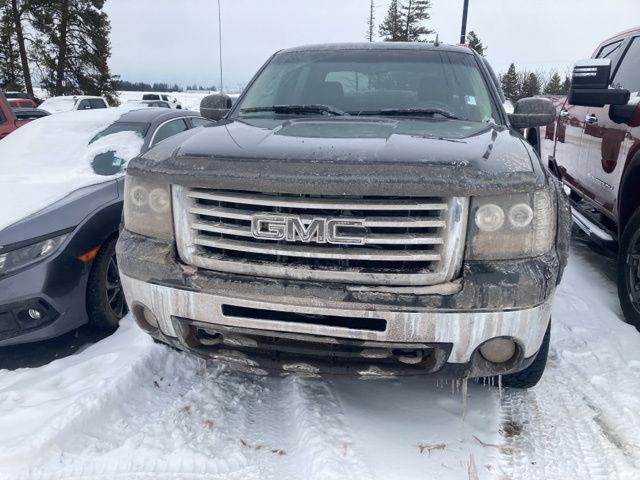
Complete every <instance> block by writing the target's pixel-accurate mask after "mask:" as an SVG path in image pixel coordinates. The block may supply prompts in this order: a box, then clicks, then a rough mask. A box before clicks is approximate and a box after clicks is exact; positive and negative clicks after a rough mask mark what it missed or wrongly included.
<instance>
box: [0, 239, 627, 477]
mask: <svg viewBox="0 0 640 480" xmlns="http://www.w3.org/2000/svg"><path fill="white" fill-rule="evenodd" d="M571 253H572V256H571V260H570V263H569V267H568V270H567V273H566V276H565V278H564V281H563V283H562V286H561V287H560V289H559V291H558V295H557V300H556V303H555V307H554V320H553V331H552V348H551V353H550V359H549V366H548V370H547V372H546V374H545V376H544V378H543V380H542V381H541V383H540V384H539V385H538V386H537V387H536V388H535V389H532V390H530V391H526V392H522V391H502V392H500V391H499V390H498V389H497V388H495V387H494V388H491V387H490V386H484V385H480V384H470V385H469V392H468V398H467V400H466V408H465V402H463V399H462V397H461V392H460V390H459V389H458V388H457V386H456V385H455V384H454V385H452V384H451V383H444V382H437V381H434V380H428V379H423V378H410V379H401V380H393V381H375V382H372V381H359V380H355V379H345V378H341V379H322V380H319V379H305V378H292V377H289V378H272V377H255V376H250V375H247V374H241V373H237V372H233V371H230V370H229V369H227V368H225V367H223V366H220V365H217V364H215V363H211V362H210V363H208V364H207V363H205V362H204V361H201V360H198V359H195V358H193V357H191V356H189V355H186V354H183V353H179V352H176V351H174V350H171V349H169V348H166V347H164V346H160V345H156V344H154V343H153V342H152V341H151V340H150V339H149V338H148V337H146V336H145V335H144V334H143V333H141V332H140V331H139V330H138V329H137V327H135V326H134V325H133V324H132V322H131V321H130V319H127V320H126V321H124V324H123V326H122V327H121V328H120V329H119V330H118V331H117V332H116V333H115V334H114V335H112V336H111V337H109V338H106V339H104V340H102V341H100V342H98V343H97V344H95V345H92V346H90V347H88V348H86V349H85V350H84V351H82V352H81V353H78V354H76V355H73V356H70V357H67V358H64V359H61V360H56V361H54V362H53V363H50V364H49V365H46V366H44V367H40V368H33V369H20V370H16V371H0V478H8V479H9V478H10V479H14V478H15V479H17V478H34V479H41V478H42V479H46V478H52V479H53V478H66V479H68V478H73V479H82V478H92V479H93V478H104V479H106V478H119V479H123V478H135V479H142V478H145V479H146V478H148V479H158V478H167V479H168V478H171V479H203V478H207V479H209V478H224V479H243V480H245V479H292V480H295V479H301V480H302V479H358V480H365V479H385V480H388V479H417V478H433V479H444V480H448V479H452V480H453V479H456V480H457V479H476V478H481V479H525V480H543V479H554V480H555V479H557V480H564V479H576V480H587V479H612V480H613V479H628V480H635V479H638V478H640V334H638V332H636V331H635V329H633V328H632V327H630V326H629V325H627V324H625V323H623V321H622V320H621V313H620V308H619V306H618V301H617V297H616V289H615V285H614V283H613V282H612V280H611V278H610V276H611V273H612V266H611V262H610V261H608V260H606V259H605V258H603V257H600V256H599V255H597V254H595V253H593V252H592V251H591V250H590V249H589V248H588V247H587V246H585V244H584V243H582V242H580V241H574V245H573V248H572V252H571ZM465 410H466V414H465Z"/></svg>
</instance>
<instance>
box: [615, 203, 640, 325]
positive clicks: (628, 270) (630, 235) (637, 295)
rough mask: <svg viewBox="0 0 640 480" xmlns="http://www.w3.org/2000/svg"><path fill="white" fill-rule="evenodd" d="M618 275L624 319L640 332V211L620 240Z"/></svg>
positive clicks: (629, 223) (632, 218)
mask: <svg viewBox="0 0 640 480" xmlns="http://www.w3.org/2000/svg"><path fill="white" fill-rule="evenodd" d="M616 273H617V278H618V297H619V298H620V306H621V307H622V312H623V313H624V317H625V318H626V319H627V322H628V323H630V324H631V325H633V326H634V327H636V328H637V329H638V330H640V209H638V210H637V211H636V213H634V214H633V216H632V217H631V220H629V222H628V223H627V226H626V227H625V229H624V233H623V234H622V238H621V239H620V247H619V250H618V268H617V272H616Z"/></svg>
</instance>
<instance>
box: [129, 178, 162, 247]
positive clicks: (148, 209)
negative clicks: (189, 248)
mask: <svg viewBox="0 0 640 480" xmlns="http://www.w3.org/2000/svg"><path fill="white" fill-rule="evenodd" d="M124 226H125V228H126V229H127V230H129V231H130V232H133V233H138V234H140V235H144V236H146V237H155V238H161V239H164V240H172V239H173V223H172V220H171V196H170V193H169V186H168V185H166V184H164V183H160V182H157V181H154V180H149V179H146V178H144V177H135V176H132V175H127V177H126V178H125V182H124Z"/></svg>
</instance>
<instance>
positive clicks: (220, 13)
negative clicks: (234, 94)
mask: <svg viewBox="0 0 640 480" xmlns="http://www.w3.org/2000/svg"><path fill="white" fill-rule="evenodd" d="M220 1H221V0H218V44H219V47H220V51H219V53H220V94H221V95H222V94H224V83H223V81H224V80H223V78H222V9H221V8H220Z"/></svg>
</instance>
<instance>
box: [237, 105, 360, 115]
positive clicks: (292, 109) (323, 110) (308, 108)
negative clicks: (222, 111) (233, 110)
mask: <svg viewBox="0 0 640 480" xmlns="http://www.w3.org/2000/svg"><path fill="white" fill-rule="evenodd" d="M258 112H274V113H283V114H288V113H293V114H296V113H301V114H305V113H320V114H325V115H338V116H344V115H349V114H348V113H347V112H344V111H342V110H340V109H338V108H335V107H331V106H329V105H272V106H270V107H249V108H241V109H240V113H258Z"/></svg>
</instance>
